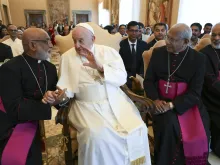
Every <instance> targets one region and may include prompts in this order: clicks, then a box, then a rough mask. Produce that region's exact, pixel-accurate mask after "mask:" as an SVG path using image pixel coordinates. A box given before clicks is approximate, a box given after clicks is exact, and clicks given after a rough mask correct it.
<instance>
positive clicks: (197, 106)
mask: <svg viewBox="0 0 220 165" xmlns="http://www.w3.org/2000/svg"><path fill="white" fill-rule="evenodd" d="M184 32H185V33H184ZM183 33H184V34H185V36H184V35H183ZM187 33H188V35H186V34H187ZM190 35H191V31H190V29H189V27H188V26H187V25H185V24H177V25H174V26H173V27H172V28H171V29H170V31H169V33H168V35H167V40H166V44H167V45H166V46H163V47H160V48H155V49H154V51H153V54H152V57H151V60H150V64H149V67H148V69H147V72H146V75H145V80H144V89H145V91H146V95H147V97H149V98H151V99H152V100H154V102H155V104H156V106H157V109H158V110H157V112H156V114H155V115H153V129H154V140H155V146H154V156H155V164H156V165H172V164H175V165H185V164H187V165H192V164H193V165H206V164H207V158H208V156H207V154H208V138H207V137H209V131H208V130H209V126H208V123H209V119H208V114H207V112H206V109H205V108H204V106H203V104H202V102H201V99H200V95H201V90H202V85H203V79H204V74H205V56H204V55H203V54H201V53H198V52H196V51H195V50H193V49H191V48H189V46H187V45H188V42H189V39H190ZM192 139H193V141H191V140H192ZM198 146H199V148H198Z"/></svg>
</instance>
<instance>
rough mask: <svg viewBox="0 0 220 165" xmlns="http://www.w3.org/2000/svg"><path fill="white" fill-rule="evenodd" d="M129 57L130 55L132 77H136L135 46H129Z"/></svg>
mask: <svg viewBox="0 0 220 165" xmlns="http://www.w3.org/2000/svg"><path fill="white" fill-rule="evenodd" d="M131 46H132V49H131V55H132V70H131V72H132V75H133V76H135V77H136V51H135V48H134V47H135V44H131Z"/></svg>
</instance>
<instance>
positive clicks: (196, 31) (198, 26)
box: [189, 23, 202, 48]
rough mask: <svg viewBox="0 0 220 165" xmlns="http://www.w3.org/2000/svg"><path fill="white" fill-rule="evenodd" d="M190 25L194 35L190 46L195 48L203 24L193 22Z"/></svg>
mask: <svg viewBox="0 0 220 165" xmlns="http://www.w3.org/2000/svg"><path fill="white" fill-rule="evenodd" d="M190 27H191V29H192V37H191V39H190V42H189V46H190V47H191V48H194V47H195V46H196V45H197V44H198V43H199V40H200V39H199V36H200V35H201V30H202V25H201V24H200V23H193V24H192V25H191V26H190Z"/></svg>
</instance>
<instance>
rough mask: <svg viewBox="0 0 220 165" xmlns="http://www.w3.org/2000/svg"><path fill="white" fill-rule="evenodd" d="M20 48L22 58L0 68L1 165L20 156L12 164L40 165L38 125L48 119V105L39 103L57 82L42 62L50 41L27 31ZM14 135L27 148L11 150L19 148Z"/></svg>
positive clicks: (53, 70) (53, 71) (52, 68)
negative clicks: (31, 134) (27, 145)
mask: <svg viewBox="0 0 220 165" xmlns="http://www.w3.org/2000/svg"><path fill="white" fill-rule="evenodd" d="M24 44H25V45H24ZM23 45H24V48H25V53H24V54H23V55H20V56H17V57H14V58H13V59H11V60H10V61H8V62H6V63H5V64H3V65H2V66H1V67H0V77H1V81H0V97H1V100H2V102H0V121H1V126H0V156H1V163H0V164H1V165H7V164H10V163H11V164H12V163H14V162H16V161H17V160H16V158H15V157H14V156H13V155H19V157H18V158H19V159H20V162H18V161H17V162H16V163H14V164H16V165H25V164H26V165H41V164H42V156H41V139H40V132H39V124H38V121H39V120H49V119H51V105H50V104H45V103H43V102H42V98H43V95H44V93H45V92H46V91H48V90H51V91H54V90H55V89H56V83H57V80H58V77H57V72H56V67H55V66H54V65H53V64H51V63H50V62H48V61H46V60H45V59H46V58H48V54H49V53H50V49H51V48H52V44H51V43H50V38H49V36H48V35H47V33H46V32H44V31H43V30H41V29H35V28H30V29H28V30H26V31H25V32H24V38H23ZM27 52H28V53H27ZM35 128H36V130H34V129H35ZM29 130H30V131H33V130H34V131H33V132H34V133H33V132H32V133H33V138H32V139H31V138H29V136H30V135H29V134H30V132H28V131H29ZM22 131H23V134H21V132H22ZM19 133H20V134H19ZM16 134H17V135H18V134H19V135H20V137H22V138H23V139H22V138H20V140H21V141H22V140H23V141H24V139H25V138H27V142H24V144H25V145H26V144H27V143H28V140H30V139H31V140H30V147H29V148H28V147H25V145H24V146H22V147H21V148H18V149H17V148H16V146H14V148H13V149H12V147H13V146H11V144H16V145H18V146H19V143H20V141H19V138H16ZM21 135H22V136H21ZM13 138H14V139H13ZM13 140H14V141H13ZM16 140H17V141H16ZM25 148H26V149H27V153H26V154H27V156H26V157H25V151H24V149H25ZM11 151H13V152H16V151H18V152H17V153H13V152H11ZM3 155H4V156H3ZM22 162H23V163H22Z"/></svg>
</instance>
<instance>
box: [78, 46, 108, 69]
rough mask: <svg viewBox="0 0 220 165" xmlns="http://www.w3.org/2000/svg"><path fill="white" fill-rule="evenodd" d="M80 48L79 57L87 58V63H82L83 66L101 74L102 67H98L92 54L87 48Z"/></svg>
mask: <svg viewBox="0 0 220 165" xmlns="http://www.w3.org/2000/svg"><path fill="white" fill-rule="evenodd" d="M80 48H81V52H82V53H81V54H80V55H81V56H84V57H86V58H87V60H88V61H89V62H88V63H83V65H84V66H89V67H91V68H93V69H97V70H98V71H100V72H103V71H104V70H103V67H101V66H99V65H98V64H97V62H96V60H95V57H94V54H93V53H92V52H91V51H90V50H89V49H87V48H85V47H82V46H81V47H80Z"/></svg>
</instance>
